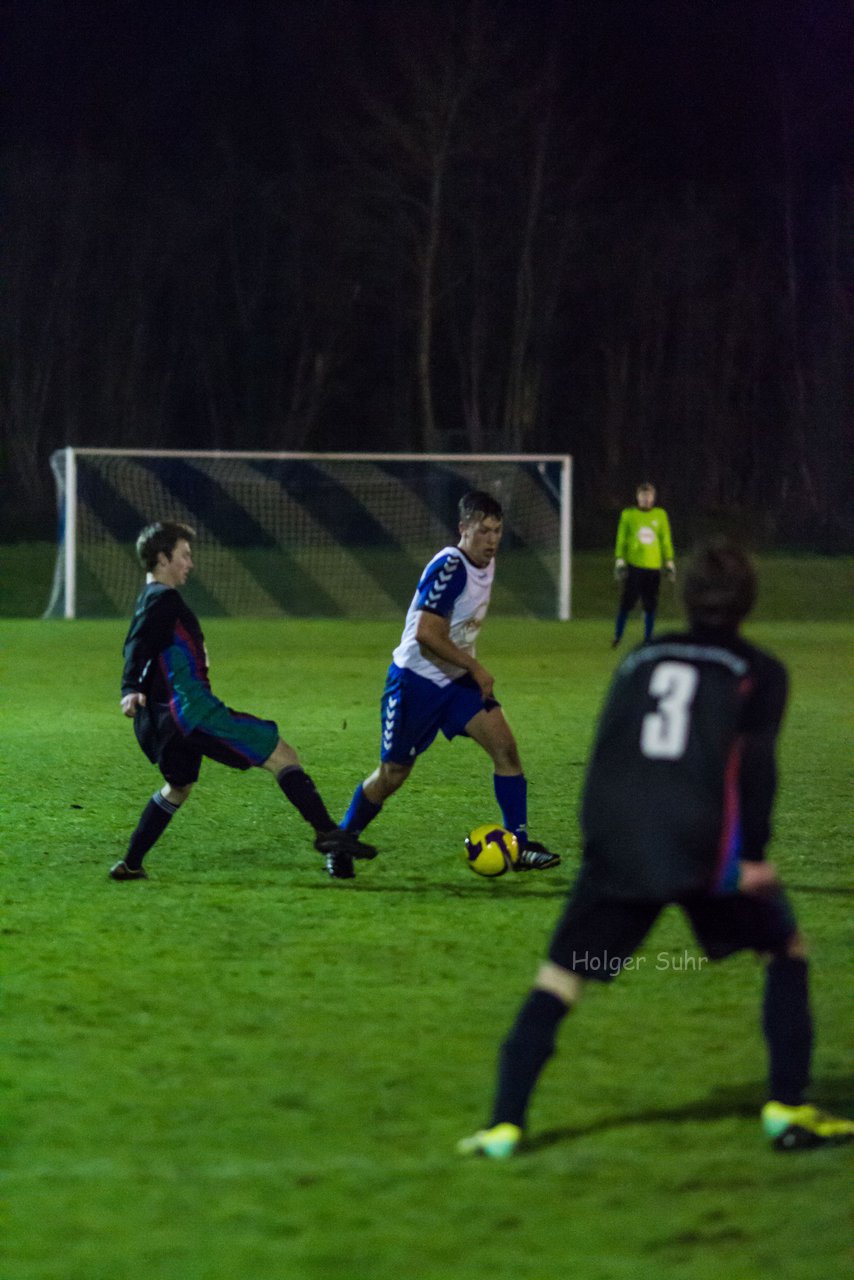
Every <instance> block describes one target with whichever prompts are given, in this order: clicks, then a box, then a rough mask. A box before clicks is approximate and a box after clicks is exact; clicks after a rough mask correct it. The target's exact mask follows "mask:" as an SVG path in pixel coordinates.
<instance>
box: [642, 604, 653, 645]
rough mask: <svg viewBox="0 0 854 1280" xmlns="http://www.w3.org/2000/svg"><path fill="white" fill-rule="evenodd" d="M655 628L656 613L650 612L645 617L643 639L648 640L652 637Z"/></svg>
mask: <svg viewBox="0 0 854 1280" xmlns="http://www.w3.org/2000/svg"><path fill="white" fill-rule="evenodd" d="M654 626H655V613H654V612H652V611H650V612H649V613H645V614H644V615H643V638H644V640H648V639H649V638H650V636H651V635H652V629H653V627H654Z"/></svg>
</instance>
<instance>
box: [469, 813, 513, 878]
mask: <svg viewBox="0 0 854 1280" xmlns="http://www.w3.org/2000/svg"><path fill="white" fill-rule="evenodd" d="M463 857H464V858H465V860H466V862H467V863H468V865H469V866H470V867H471V869H472V871H473V872H474V873H475V875H478V876H503V875H504V873H505V871H514V870H515V868H516V864H517V863H518V861H519V841H518V840H517V839H516V837H515V836H514V834H513V832H512V831H507V830H506V828H505V827H496V826H493V825H491V824H490V823H484V824H483V826H480V827H475V829H474V831H471V832H470V833H469V834H468V835H467V836H466V842H465V848H464V849H463Z"/></svg>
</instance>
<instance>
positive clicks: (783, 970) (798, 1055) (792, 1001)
mask: <svg viewBox="0 0 854 1280" xmlns="http://www.w3.org/2000/svg"><path fill="white" fill-rule="evenodd" d="M808 972H809V970H808V965H807V962H806V960H802V959H800V958H799V957H796V956H775V958H774V959H773V960H772V961H771V963H770V964H769V965H768V969H767V971H766V976H765V996H764V999H763V1002H762V1030H763V1031H764V1032H765V1039H766V1041H767V1044H768V1060H769V1071H768V1077H769V1078H768V1096H769V1097H770V1098H772V1099H773V1100H774V1101H775V1102H783V1103H785V1104H786V1106H789V1107H799V1106H800V1105H801V1103H802V1102H803V1100H804V1090H805V1089H806V1087H807V1085H808V1084H809V1075H810V1059H811V1058H812V1041H813V1031H812V1017H811V1015H810V1003H809V983H808Z"/></svg>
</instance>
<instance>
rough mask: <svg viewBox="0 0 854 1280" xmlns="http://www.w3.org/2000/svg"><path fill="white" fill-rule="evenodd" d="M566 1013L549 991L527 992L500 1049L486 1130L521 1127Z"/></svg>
mask: <svg viewBox="0 0 854 1280" xmlns="http://www.w3.org/2000/svg"><path fill="white" fill-rule="evenodd" d="M568 1012H569V1009H568V1007H567V1005H565V1004H564V1003H563V1001H562V1000H559V999H558V997H557V996H554V995H552V993H551V992H550V991H542V990H540V989H539V988H535V989H534V990H533V991H531V992H530V994H529V995H528V998H527V1000H526V1001H525V1003H524V1004H523V1005H522V1008H521V1009H520V1010H519V1015H518V1017H517V1018H516V1021H515V1022H514V1024H513V1026H512V1028H511V1029H510V1033H509V1034H508V1036H507V1039H506V1040H505V1041H504V1043H503V1044H502V1046H501V1052H500V1054H499V1058H498V1089H497V1092H496V1096H495V1104H494V1106H493V1108H492V1120H491V1121H490V1128H491V1127H492V1126H493V1125H496V1124H517V1125H518V1126H519V1128H520V1129H521V1128H523V1127H524V1124H525V1113H526V1111H527V1109H528V1099H529V1098H530V1096H531V1094H532V1093H533V1091H534V1086H535V1085H536V1083H537V1080H538V1079H539V1075H540V1072H541V1071H542V1069H543V1067H544V1066H545V1064H546V1062H547V1061H548V1060H549V1058H550V1057H551V1056H552V1054H553V1053H554V1047H555V1039H556V1037H557V1029H558V1026H559V1025H560V1022H561V1019H562V1018H563V1017H564V1015H565V1014H566V1013H568Z"/></svg>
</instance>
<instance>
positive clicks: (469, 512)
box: [458, 489, 504, 524]
mask: <svg viewBox="0 0 854 1280" xmlns="http://www.w3.org/2000/svg"><path fill="white" fill-rule="evenodd" d="M458 510H459V513H460V524H471V523H472V521H473V520H476V519H477V518H478V516H481V517H483V516H494V517H495V519H496V520H503V519H504V512H503V511H502V509H501V503H500V502H498V501H497V499H495V498H493V497H492V495H491V494H489V493H484V492H483V490H482V489H473V490H472V491H471V493H464V494H463V496H462V497H461V498H460V503H459V507H458Z"/></svg>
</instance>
